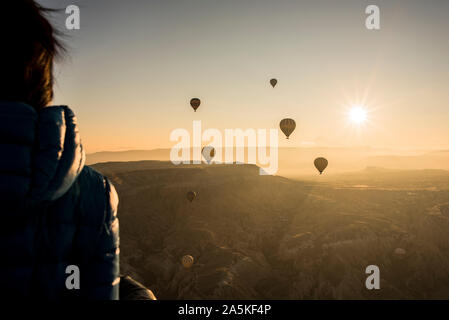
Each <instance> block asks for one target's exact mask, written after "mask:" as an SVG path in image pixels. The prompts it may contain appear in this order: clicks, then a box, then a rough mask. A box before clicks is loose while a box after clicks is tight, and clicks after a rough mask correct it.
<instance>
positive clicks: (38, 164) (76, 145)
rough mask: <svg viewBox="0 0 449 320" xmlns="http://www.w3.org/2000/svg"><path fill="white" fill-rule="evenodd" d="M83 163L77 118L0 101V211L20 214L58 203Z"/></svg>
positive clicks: (59, 109) (62, 109)
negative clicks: (11, 210) (34, 208)
mask: <svg viewBox="0 0 449 320" xmlns="http://www.w3.org/2000/svg"><path fill="white" fill-rule="evenodd" d="M84 162H85V154H84V150H83V147H82V145H81V139H80V136H79V132H78V127H77V121H76V117H75V115H74V113H73V111H72V110H70V108H68V107H67V106H52V107H46V108H43V109H42V110H39V111H36V110H35V109H34V108H32V107H31V106H29V105H27V104H25V103H20V102H1V101H0V201H1V203H2V206H3V207H4V205H5V204H6V205H7V207H9V208H10V209H19V208H23V207H24V206H25V207H27V206H30V205H35V204H39V203H42V202H46V201H54V200H56V199H58V198H60V197H61V196H63V195H64V194H65V193H66V192H67V191H68V190H69V188H70V187H71V186H72V184H73V182H74V181H75V179H76V178H77V176H78V175H79V173H80V172H81V170H82V169H83V167H84ZM2 211H3V210H2ZM13 211H15V210H13Z"/></svg>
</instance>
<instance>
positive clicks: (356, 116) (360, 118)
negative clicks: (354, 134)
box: [348, 106, 367, 124]
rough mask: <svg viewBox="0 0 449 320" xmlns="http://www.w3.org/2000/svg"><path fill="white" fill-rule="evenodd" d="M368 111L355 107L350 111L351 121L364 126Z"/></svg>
mask: <svg viewBox="0 0 449 320" xmlns="http://www.w3.org/2000/svg"><path fill="white" fill-rule="evenodd" d="M366 114H367V112H366V110H365V109H364V108H363V107H360V106H354V107H352V108H351V109H350V110H349V114H348V116H349V120H350V121H351V122H353V123H356V124H362V123H364V122H365V121H366Z"/></svg>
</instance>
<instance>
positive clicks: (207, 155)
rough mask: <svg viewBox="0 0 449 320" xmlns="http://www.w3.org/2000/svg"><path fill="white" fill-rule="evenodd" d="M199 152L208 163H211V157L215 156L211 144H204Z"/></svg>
mask: <svg viewBox="0 0 449 320" xmlns="http://www.w3.org/2000/svg"><path fill="white" fill-rule="evenodd" d="M201 154H202V155H203V157H204V159H205V160H206V162H207V163H208V164H210V163H211V161H212V159H213V158H214V157H215V148H214V147H211V146H206V147H204V148H203V149H202V150H201Z"/></svg>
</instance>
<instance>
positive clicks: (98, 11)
mask: <svg viewBox="0 0 449 320" xmlns="http://www.w3.org/2000/svg"><path fill="white" fill-rule="evenodd" d="M40 2H41V3H42V4H44V5H46V6H49V7H53V8H65V7H66V6H67V5H69V4H77V5H79V6H80V8H81V29H80V30H76V31H68V30H65V29H62V31H64V33H65V34H66V42H67V44H68V46H69V51H70V55H69V57H68V58H66V59H65V60H64V61H63V62H62V63H61V64H59V65H58V67H57V72H56V75H57V88H56V100H55V103H56V104H68V105H70V106H71V107H72V108H73V109H74V110H75V112H76V113H77V115H78V118H79V122H80V126H81V130H82V131H81V134H82V137H83V141H84V144H85V146H86V147H87V150H88V152H94V151H99V150H119V149H137V148H138V149H152V148H158V147H171V146H173V145H174V142H170V141H169V135H170V132H171V131H172V130H173V129H176V128H186V129H188V130H189V131H191V130H192V120H202V121H203V127H205V128H218V129H220V130H223V129H224V128H242V129H245V128H276V127H277V126H278V123H279V121H280V120H281V119H282V118H285V117H291V118H294V119H295V120H296V122H297V124H298V127H297V129H296V131H295V133H294V134H293V135H292V137H291V139H290V140H288V141H287V140H285V139H281V146H292V147H293V146H307V145H313V144H315V145H318V146H358V145H366V146H373V147H391V148H449V125H448V123H449V103H448V101H449V60H448V57H449V42H448V41H447V37H448V35H447V32H448V30H449V1H447V0H440V1H436V0H433V1H432V0H428V1H422V0H416V1H415V0H386V1H378V0H377V1H376V0H368V1H362V0H338V1H336V0H327V1H323V0H309V1H300V0H177V1H174V0H158V1H156V0H146V1H144V0H130V1H115V0H90V1H86V0H85V1H75V0H71V1H66V0H63V1H62V0H42V1H40ZM370 4H375V5H378V6H379V7H380V10H381V16H380V17H381V30H379V31H369V30H367V29H366V28H365V18H366V16H367V15H366V14H365V8H366V6H368V5H370ZM65 18H66V15H65V13H64V12H63V11H62V12H61V13H60V14H57V15H55V16H54V21H55V22H56V23H58V24H60V25H61V26H63V25H64V21H65ZM271 77H276V78H278V80H279V83H278V86H277V87H276V88H275V89H272V88H271V87H270V85H269V79H270V78H271ZM192 97H199V98H201V99H202V101H203V104H202V105H201V107H200V108H199V110H198V112H197V113H194V112H193V111H192V109H191V108H190V106H189V100H190V98H192ZM354 104H355V105H357V104H358V105H364V107H365V108H366V109H367V110H369V114H368V121H367V123H366V124H365V125H362V126H360V127H358V128H357V127H356V126H355V125H353V124H350V123H348V117H347V115H346V112H347V110H348V108H350V107H351V105H354ZM280 137H282V136H281V134H280Z"/></svg>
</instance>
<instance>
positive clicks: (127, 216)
mask: <svg viewBox="0 0 449 320" xmlns="http://www.w3.org/2000/svg"><path fill="white" fill-rule="evenodd" d="M94 167H95V168H96V169H97V170H99V171H100V172H102V173H104V174H105V175H107V176H108V177H109V178H110V179H111V180H112V181H113V183H114V185H115V186H116V189H117V191H118V193H119V197H120V205H119V217H120V230H121V270H122V272H123V273H126V274H131V275H132V276H133V277H135V278H136V279H138V280H140V281H142V282H143V283H144V284H145V285H147V286H148V287H149V288H151V289H152V290H153V291H154V293H155V294H156V296H157V297H158V298H159V299H390V298H394V299H396V298H397V299H428V298H438V299H449V232H448V231H449V173H448V172H446V171H442V170H422V171H396V170H383V169H378V168H369V169H366V170H364V171H362V172H360V173H359V174H349V175H339V176H334V177H331V178H325V179H323V181H322V182H318V181H316V180H314V181H304V180H303V181H295V180H289V179H286V178H283V177H278V176H260V175H259V174H258V173H259V170H258V168H257V167H256V166H253V165H210V166H207V165H195V166H194V165H184V166H182V165H181V166H174V165H172V164H171V163H168V162H159V161H141V162H116V163H104V164H97V165H94ZM189 190H192V191H195V192H197V193H198V196H197V198H196V199H195V200H194V201H193V202H189V201H188V200H187V198H186V193H187V192H188V191H189ZM398 248H400V249H401V250H397V249H398ZM186 254H188V255H192V256H193V257H194V259H195V262H194V265H193V267H192V268H190V269H185V268H183V266H182V264H181V258H182V257H183V256H184V255H186ZM371 264H374V265H377V266H379V268H380V276H381V289H380V290H367V289H366V288H365V279H366V277H367V276H368V275H366V274H365V268H366V267H367V266H368V265H371Z"/></svg>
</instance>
